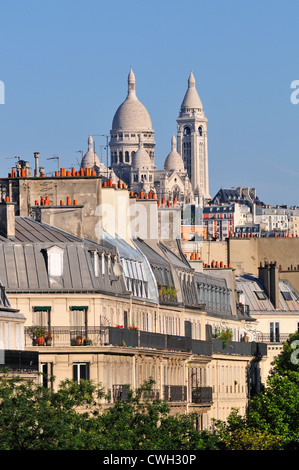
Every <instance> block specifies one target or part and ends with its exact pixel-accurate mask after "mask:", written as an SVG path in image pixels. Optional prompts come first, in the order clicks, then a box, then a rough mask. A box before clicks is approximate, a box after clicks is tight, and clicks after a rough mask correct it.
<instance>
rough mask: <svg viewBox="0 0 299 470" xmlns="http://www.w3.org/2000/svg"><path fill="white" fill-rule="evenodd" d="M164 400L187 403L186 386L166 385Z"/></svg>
mask: <svg viewBox="0 0 299 470" xmlns="http://www.w3.org/2000/svg"><path fill="white" fill-rule="evenodd" d="M164 400H166V401H187V386H186V385H164Z"/></svg>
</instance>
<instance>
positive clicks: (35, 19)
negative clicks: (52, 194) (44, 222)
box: [0, 0, 299, 205]
mask: <svg viewBox="0 0 299 470" xmlns="http://www.w3.org/2000/svg"><path fill="white" fill-rule="evenodd" d="M298 13H299V2H297V1H288V0H287V1H285V2H278V1H275V0H272V1H268V0H262V1H256V0H252V1H251V2H245V1H241V0H227V1H225V0H214V1H213V0H210V1H208V2H207V1H202V0H197V1H192V0H189V2H181V1H177V0H159V1H157V0H151V1H150V2H140V1H134V0H127V1H120V0H115V1H114V2H107V1H105V2H102V1H99V0H97V1H95V0H85V1H84V2H83V1H77V0H71V1H70V0H60V1H56V0H51V2H50V1H48V2H46V1H43V2H42V1H35V0H34V1H31V0H27V1H20V0H15V1H14V2H12V1H9V0H2V1H1V6H0V40H1V43H0V44H1V47H0V81H2V82H3V83H4V85H5V104H1V105H0V159H1V173H0V175H1V176H7V173H8V171H9V169H10V168H11V167H12V166H13V165H14V162H15V159H14V158H13V157H15V156H19V157H21V158H23V159H25V160H28V161H29V162H30V164H31V165H32V167H33V166H34V158H33V153H34V152H35V151H39V152H40V165H44V166H45V171H46V172H50V171H54V170H56V167H57V162H56V161H55V160H52V161H51V160H50V161H47V158H50V157H53V156H55V155H59V156H60V166H61V167H65V168H67V167H71V166H76V165H77V162H78V160H80V154H79V153H77V151H78V150H83V151H84V152H85V151H86V150H87V138H88V135H89V133H91V134H109V132H110V129H111V124H112V119H113V116H114V113H115V111H116V109H117V108H118V106H119V105H120V104H121V102H122V101H123V100H124V99H125V97H126V93H127V76H128V73H129V70H130V65H132V66H133V70H134V73H135V77H136V92H137V96H138V98H139V99H140V101H141V102H142V103H143V104H144V105H145V106H146V108H147V109H148V111H149V113H150V116H151V119H152V124H153V128H154V130H155V140H156V157H155V161H156V165H157V167H158V168H162V167H163V163H164V160H165V158H166V156H167V154H168V153H169V151H170V140H171V136H172V134H173V133H175V132H176V118H177V117H178V113H179V109H180V105H181V102H182V100H183V97H184V94H185V91H186V88H187V80H188V76H189V72H190V69H192V70H193V73H194V76H195V78H196V87H197V90H198V92H199V95H200V97H201V100H202V102H203V106H204V110H205V114H206V117H207V118H208V145H209V180H210V193H211V196H214V195H215V194H216V192H217V191H218V189H220V188H221V187H232V186H250V187H256V188H257V194H258V196H259V197H260V199H261V200H262V201H264V202H265V203H268V204H273V205H275V204H288V205H294V204H295V205H299V189H298V175H299V169H298V163H297V162H298V155H299V132H298V129H299V104H297V105H296V104H292V102H291V100H290V97H291V93H292V91H294V90H292V89H291V88H290V86H291V83H292V81H294V80H299V61H298V55H299V28H298V17H299V16H298ZM298 96H299V95H298ZM0 102H1V101H0ZM95 142H96V151H97V154H98V155H99V156H101V155H103V160H104V162H105V161H106V157H105V155H106V153H105V150H104V149H103V146H104V145H105V142H106V141H105V138H103V137H95Z"/></svg>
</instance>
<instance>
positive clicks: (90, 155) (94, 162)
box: [81, 135, 101, 170]
mask: <svg viewBox="0 0 299 470" xmlns="http://www.w3.org/2000/svg"><path fill="white" fill-rule="evenodd" d="M100 165H101V163H100V160H99V157H98V156H97V154H96V153H95V152H94V150H93V138H92V137H91V135H89V137H88V151H87V152H86V154H85V155H84V157H83V158H82V161H81V168H92V169H93V170H98V169H99V168H100Z"/></svg>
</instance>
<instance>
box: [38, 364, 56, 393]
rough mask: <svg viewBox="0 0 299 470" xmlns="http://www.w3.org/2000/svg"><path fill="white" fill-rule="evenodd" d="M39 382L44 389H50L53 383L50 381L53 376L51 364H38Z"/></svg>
mask: <svg viewBox="0 0 299 470" xmlns="http://www.w3.org/2000/svg"><path fill="white" fill-rule="evenodd" d="M40 373H41V376H40V380H41V384H42V386H43V387H45V388H52V385H53V382H52V381H51V380H50V379H51V376H53V364H52V363H51V362H42V363H41V364H40Z"/></svg>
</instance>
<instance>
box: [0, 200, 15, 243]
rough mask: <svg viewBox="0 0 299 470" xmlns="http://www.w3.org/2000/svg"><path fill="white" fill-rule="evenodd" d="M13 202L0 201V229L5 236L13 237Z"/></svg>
mask: <svg viewBox="0 0 299 470" xmlns="http://www.w3.org/2000/svg"><path fill="white" fill-rule="evenodd" d="M15 205H16V204H15V202H8V201H6V202H1V203H0V231H1V232H2V233H3V234H4V235H5V236H6V237H8V238H9V237H14V236H15V234H16V231H15Z"/></svg>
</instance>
